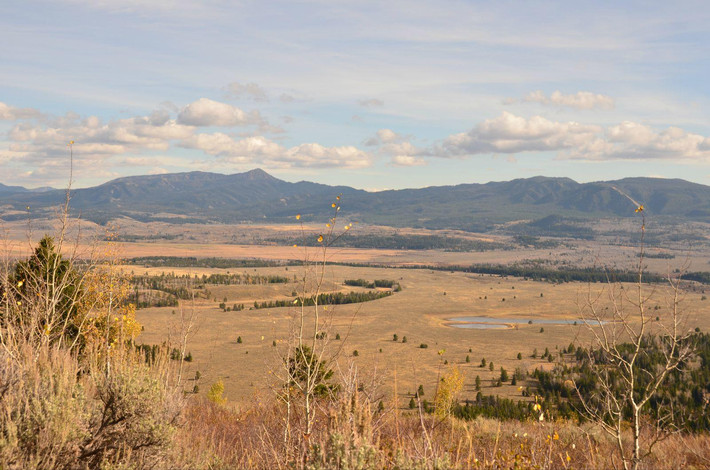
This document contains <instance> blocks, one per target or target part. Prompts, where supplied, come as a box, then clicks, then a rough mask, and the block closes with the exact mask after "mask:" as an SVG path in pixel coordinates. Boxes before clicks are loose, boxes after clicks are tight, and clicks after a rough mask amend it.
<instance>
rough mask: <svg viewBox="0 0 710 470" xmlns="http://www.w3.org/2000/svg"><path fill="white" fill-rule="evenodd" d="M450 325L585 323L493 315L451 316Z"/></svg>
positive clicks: (479, 327)
mask: <svg viewBox="0 0 710 470" xmlns="http://www.w3.org/2000/svg"><path fill="white" fill-rule="evenodd" d="M448 321H450V322H456V323H450V324H449V325H448V326H452V327H454V328H467V329H476V330H491V329H498V328H499V329H503V328H510V327H511V326H512V325H528V324H530V325H574V324H577V325H584V321H583V320H582V319H578V320H565V319H557V320H553V319H544V318H534V319H533V318H491V317H455V318H449V319H448ZM587 321H588V322H589V323H590V324H599V322H597V321H596V320H587Z"/></svg>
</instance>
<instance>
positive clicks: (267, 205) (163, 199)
mask: <svg viewBox="0 0 710 470" xmlns="http://www.w3.org/2000/svg"><path fill="white" fill-rule="evenodd" d="M337 195H341V203H342V206H343V211H344V215H346V216H347V218H348V219H349V220H350V219H352V220H357V221H361V222H366V223H372V224H381V225H388V226H394V227H423V228H431V229H442V228H451V229H461V230H469V231H480V232H485V231H488V230H490V229H491V228H494V227H496V226H499V225H500V224H503V223H506V222H511V221H520V220H525V221H533V222H535V221H537V224H538V225H540V224H542V225H545V224H547V226H549V227H552V226H553V225H559V224H563V223H564V221H570V220H571V221H575V220H577V221H579V220H588V219H594V218H609V217H632V216H634V210H635V209H636V208H637V205H640V204H643V205H644V207H645V210H646V213H647V214H648V215H649V216H654V217H656V218H657V219H663V220H666V221H697V222H710V187H709V186H705V185H701V184H696V183H690V182H688V181H685V180H680V179H659V178H625V179H621V180H616V181H600V182H592V183H577V182H575V181H573V180H571V179H569V178H549V177H543V176H536V177H533V178H525V179H516V180H512V181H506V182H490V183H485V184H460V185H455V186H432V187H427V188H420V189H402V190H388V191H379V192H368V191H364V190H360V189H355V188H351V187H347V186H329V185H325V184H318V183H312V182H307V181H300V182H297V183H291V182H287V181H283V180H280V179H278V178H275V177H273V176H271V175H269V174H268V173H266V172H265V171H263V170H260V169H255V170H251V171H247V172H245V173H237V174H233V175H224V174H218V173H208V172H189V173H173V174H163V175H146V176H130V177H124V178H118V179H115V180H112V181H109V182H107V183H104V184H101V185H99V186H95V187H91V188H84V189H75V190H72V192H71V208H72V209H71V210H72V212H73V213H80V214H81V216H82V217H83V218H85V219H88V220H92V221H95V222H97V223H105V222H107V221H109V220H111V219H114V218H117V217H130V218H134V219H137V220H140V221H151V220H154V221H170V222H173V223H186V222H193V223H240V222H255V221H259V222H264V221H269V222H288V221H295V219H294V216H295V214H297V213H300V214H302V215H303V219H302V220H311V219H314V220H315V219H317V220H321V219H323V218H326V217H328V214H330V210H332V209H331V207H330V204H331V202H332V201H333V200H334V198H335V197H336V196H337ZM65 196H66V191H65V190H58V189H51V188H41V189H40V190H28V189H25V188H22V187H19V186H5V185H1V184H0V218H2V219H4V220H14V219H18V218H25V217H27V212H26V207H27V206H30V207H31V211H30V214H31V215H32V216H36V217H42V216H47V215H49V214H50V213H53V211H54V210H55V209H56V207H57V206H58V205H59V204H61V203H62V202H63V201H64V198H65ZM531 227H533V228H534V225H533V226H531Z"/></svg>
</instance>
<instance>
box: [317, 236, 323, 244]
mask: <svg viewBox="0 0 710 470" xmlns="http://www.w3.org/2000/svg"><path fill="white" fill-rule="evenodd" d="M318 243H323V235H318Z"/></svg>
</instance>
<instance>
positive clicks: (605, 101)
mask: <svg viewBox="0 0 710 470" xmlns="http://www.w3.org/2000/svg"><path fill="white" fill-rule="evenodd" d="M523 101H524V102H528V103H540V104H545V105H552V106H567V107H570V108H576V109H595V108H598V109H614V99H613V98H612V97H611V96H607V95H601V94H598V93H592V92H590V91H578V92H577V93H574V94H570V95H565V94H563V93H562V92H560V91H559V90H558V91H553V92H552V94H551V95H550V96H547V95H545V93H543V92H542V91H540V90H537V91H533V92H530V93H529V94H528V95H527V96H526V97H525V98H523ZM512 102H514V100H513V101H510V100H506V101H504V103H505V104H511V103H512Z"/></svg>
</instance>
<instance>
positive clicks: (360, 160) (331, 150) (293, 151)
mask: <svg viewBox="0 0 710 470" xmlns="http://www.w3.org/2000/svg"><path fill="white" fill-rule="evenodd" d="M181 146H183V147H186V148H193V149H199V150H202V151H204V152H205V153H207V154H209V155H214V156H217V157H220V158H223V159H225V160H227V161H229V162H230V163H237V164H245V163H254V164H258V165H262V166H265V167H268V168H294V167H303V168H365V167H368V166H370V165H372V156H371V155H370V154H369V153H367V152H364V151H362V150H360V149H358V148H356V147H353V146H343V147H325V146H323V145H320V144H317V143H308V144H301V145H298V146H295V147H291V148H286V147H284V146H282V145H280V144H278V143H276V142H273V141H271V140H269V139H267V138H265V137H263V136H254V137H247V138H244V139H241V140H234V139H233V138H232V137H230V136H228V135H226V134H223V133H219V132H217V133H213V134H196V135H194V136H192V137H191V138H189V139H187V140H185V141H183V142H182V143H181Z"/></svg>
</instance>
